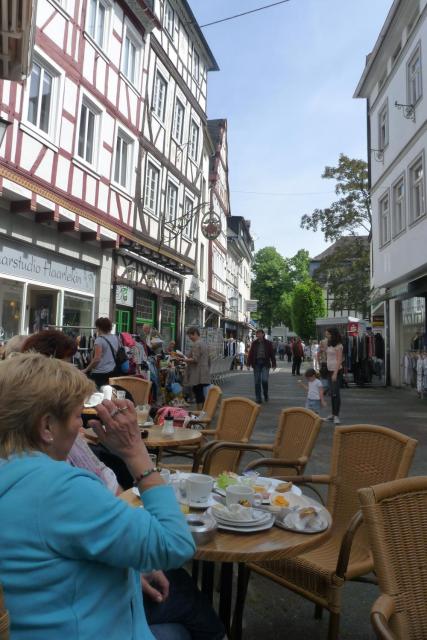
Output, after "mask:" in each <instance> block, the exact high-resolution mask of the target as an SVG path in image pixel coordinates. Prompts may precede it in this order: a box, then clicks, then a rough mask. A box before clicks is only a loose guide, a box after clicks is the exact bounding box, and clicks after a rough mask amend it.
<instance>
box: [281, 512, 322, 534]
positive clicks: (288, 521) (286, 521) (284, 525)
mask: <svg viewBox="0 0 427 640" xmlns="http://www.w3.org/2000/svg"><path fill="white" fill-rule="evenodd" d="M326 514H327V512H326V510H325V511H322V513H321V514H320V515H319V527H316V528H315V529H314V528H313V527H307V528H306V529H298V528H297V527H296V526H295V525H294V523H293V518H292V516H293V515H294V514H293V513H288V515H286V516H285V517H284V518H283V520H279V519H277V520H276V525H277V526H278V527H280V528H281V529H286V530H287V531H295V533H320V532H321V531H325V529H327V528H328V527H329V523H330V518H328V517H327V515H326ZM328 515H329V514H328Z"/></svg>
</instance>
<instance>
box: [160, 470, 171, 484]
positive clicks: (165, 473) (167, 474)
mask: <svg viewBox="0 0 427 640" xmlns="http://www.w3.org/2000/svg"><path fill="white" fill-rule="evenodd" d="M160 477H161V478H163V480H164V482H165V484H169V483H170V481H171V472H170V471H169V469H162V470H161V471H160Z"/></svg>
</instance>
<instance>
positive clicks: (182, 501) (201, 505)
mask: <svg viewBox="0 0 427 640" xmlns="http://www.w3.org/2000/svg"><path fill="white" fill-rule="evenodd" d="M178 502H179V503H180V504H186V505H187V506H189V507H191V508H192V509H207V508H208V507H212V506H213V505H214V504H216V500H215V498H213V497H212V496H210V497H209V499H208V500H207V501H206V502H190V501H188V500H187V499H186V498H181V497H179V498H178Z"/></svg>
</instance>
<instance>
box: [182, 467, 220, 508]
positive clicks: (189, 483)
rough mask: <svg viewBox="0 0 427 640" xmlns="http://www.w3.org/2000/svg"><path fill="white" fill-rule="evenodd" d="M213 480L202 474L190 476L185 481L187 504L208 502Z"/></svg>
mask: <svg viewBox="0 0 427 640" xmlns="http://www.w3.org/2000/svg"><path fill="white" fill-rule="evenodd" d="M213 484H214V481H213V478H211V477H210V476H205V475H202V474H198V473H194V474H191V475H190V476H189V477H188V478H187V479H186V481H185V488H186V491H187V499H188V501H189V502H194V503H203V502H207V501H208V500H209V497H210V494H211V491H212V489H213Z"/></svg>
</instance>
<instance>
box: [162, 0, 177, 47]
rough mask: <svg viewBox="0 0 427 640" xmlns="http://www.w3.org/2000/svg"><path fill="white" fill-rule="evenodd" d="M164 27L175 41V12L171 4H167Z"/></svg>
mask: <svg viewBox="0 0 427 640" xmlns="http://www.w3.org/2000/svg"><path fill="white" fill-rule="evenodd" d="M163 26H164V28H165V29H166V31H167V32H168V34H169V35H170V37H171V38H172V39H173V34H174V28H175V11H174V10H173V9H172V7H171V5H170V4H169V2H165V13H164V17H163Z"/></svg>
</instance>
